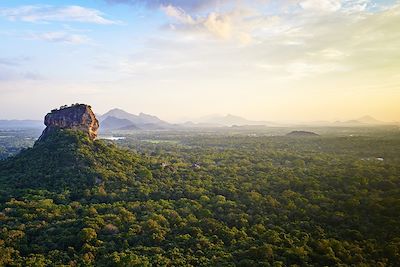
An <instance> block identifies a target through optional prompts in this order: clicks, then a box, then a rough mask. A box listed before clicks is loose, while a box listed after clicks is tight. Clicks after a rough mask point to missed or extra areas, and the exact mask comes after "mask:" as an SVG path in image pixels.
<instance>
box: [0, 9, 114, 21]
mask: <svg viewBox="0 0 400 267" xmlns="http://www.w3.org/2000/svg"><path fill="white" fill-rule="evenodd" d="M0 16H2V17H6V18H7V19H9V20H12V21H16V20H20V21H26V22H51V21H62V22H85V23H94V24H104V25H107V24H116V23H118V22H117V21H113V20H109V19H106V18H105V17H104V14H103V13H102V12H100V11H99V10H96V9H92V8H85V7H81V6H64V7H55V6H49V5H32V6H20V7H15V8H0Z"/></svg>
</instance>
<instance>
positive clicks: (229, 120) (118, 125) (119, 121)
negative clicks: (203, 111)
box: [0, 108, 398, 132]
mask: <svg viewBox="0 0 400 267" xmlns="http://www.w3.org/2000/svg"><path fill="white" fill-rule="evenodd" d="M96 115H97V118H98V120H99V122H100V131H101V132H105V131H115V130H173V129H190V128H219V127H232V126H243V127H244V126H264V127H265V126H267V127H287V126H293V125H313V126H335V127H362V126H384V125H395V124H398V123H395V122H392V123H390V122H383V121H379V120H377V119H375V118H373V117H371V116H368V115H366V116H363V117H360V118H357V119H353V120H346V121H334V122H330V121H315V122H302V123H280V122H271V121H257V120H249V119H246V118H243V117H240V116H236V115H232V114H227V115H209V116H204V117H201V118H197V119H193V120H189V121H187V122H185V123H180V124H172V123H169V122H167V121H164V120H162V119H160V118H158V117H157V116H154V115H150V114H145V113H139V114H138V115H135V114H131V113H129V112H126V111H125V110H122V109H119V108H114V109H111V110H110V111H108V112H106V113H104V114H103V115H99V114H96ZM4 128H8V129H11V128H12V129H18V128H36V129H38V128H44V125H43V122H42V121H39V120H0V129H4Z"/></svg>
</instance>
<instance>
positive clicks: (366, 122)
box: [334, 115, 393, 126]
mask: <svg viewBox="0 0 400 267" xmlns="http://www.w3.org/2000/svg"><path fill="white" fill-rule="evenodd" d="M391 124H393V123H389V122H384V121H380V120H377V119H375V118H373V117H371V116H369V115H366V116H363V117H360V118H358V119H354V120H348V121H335V122H334V125H336V126H378V125H391Z"/></svg>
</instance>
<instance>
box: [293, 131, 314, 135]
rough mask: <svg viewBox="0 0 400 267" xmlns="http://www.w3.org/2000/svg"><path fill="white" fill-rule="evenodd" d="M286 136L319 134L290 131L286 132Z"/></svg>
mask: <svg viewBox="0 0 400 267" xmlns="http://www.w3.org/2000/svg"><path fill="white" fill-rule="evenodd" d="M286 136H319V134H316V133H314V132H308V131H292V132H290V133H288V134H286Z"/></svg>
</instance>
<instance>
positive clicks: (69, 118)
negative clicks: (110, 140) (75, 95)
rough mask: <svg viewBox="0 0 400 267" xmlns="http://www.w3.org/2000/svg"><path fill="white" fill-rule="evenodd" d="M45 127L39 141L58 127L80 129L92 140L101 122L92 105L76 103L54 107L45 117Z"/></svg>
mask: <svg viewBox="0 0 400 267" xmlns="http://www.w3.org/2000/svg"><path fill="white" fill-rule="evenodd" d="M44 124H45V125H46V126H47V127H46V129H44V131H43V133H42V135H41V136H40V138H39V141H41V140H44V139H46V137H47V136H48V135H49V134H50V133H51V132H53V131H55V130H57V129H71V130H79V131H82V132H84V133H86V134H87V135H88V136H89V138H90V139H91V140H94V139H95V138H96V137H97V130H98V129H99V122H98V120H97V119H96V116H95V115H94V113H93V111H92V108H91V106H89V105H85V104H74V105H72V106H62V107H61V108H60V109H54V110H52V111H51V112H50V113H48V114H47V115H46V117H45V118H44Z"/></svg>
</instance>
